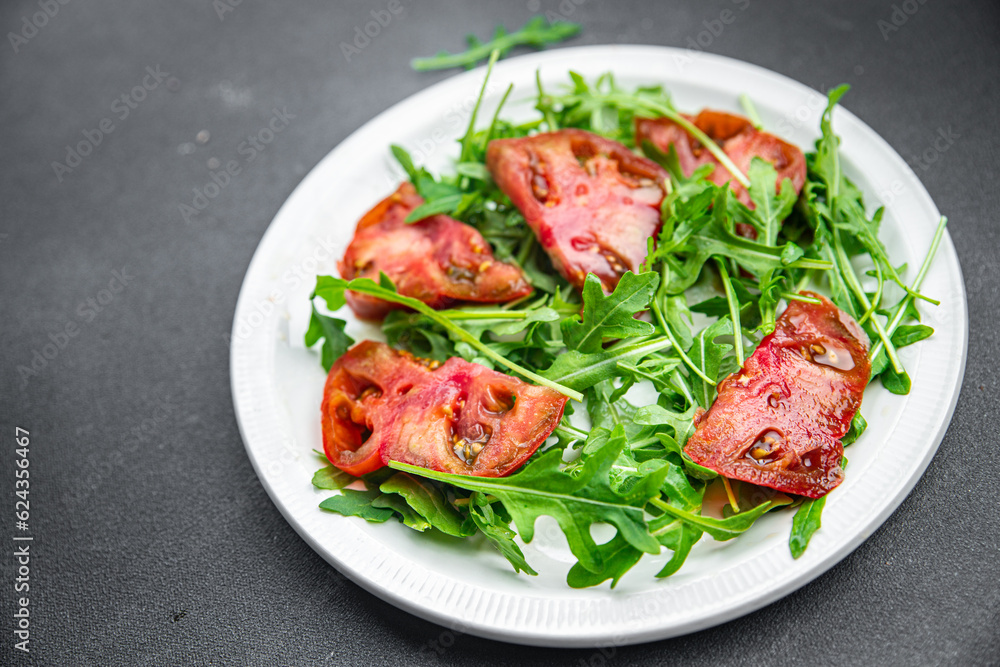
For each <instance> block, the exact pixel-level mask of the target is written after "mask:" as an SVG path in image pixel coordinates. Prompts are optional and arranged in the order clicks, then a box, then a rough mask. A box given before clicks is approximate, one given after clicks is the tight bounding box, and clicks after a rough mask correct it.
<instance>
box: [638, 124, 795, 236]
mask: <svg viewBox="0 0 1000 667" xmlns="http://www.w3.org/2000/svg"><path fill="white" fill-rule="evenodd" d="M684 117H685V118H687V119H688V120H690V121H691V122H692V123H694V125H695V126H696V127H697V128H698V129H699V130H701V131H702V132H704V133H705V134H707V135H708V136H709V137H710V138H711V139H713V140H714V141H715V142H716V143H717V144H719V146H721V147H722V150H723V151H724V152H725V153H726V155H728V156H729V157H730V159H732V161H733V163H734V164H735V165H736V166H737V167H738V168H739V169H740V171H742V172H743V173H744V174H746V173H747V172H748V171H749V169H750V161H751V160H753V158H755V157H759V158H761V159H762V160H765V161H767V162H770V163H771V164H772V165H774V168H775V169H776V170H777V172H778V183H777V187H779V188H780V187H781V183H782V181H784V180H785V179H786V178H790V179H791V180H792V185H793V186H794V187H795V192H796V193H799V192H801V191H802V186H803V185H804V184H805V182H806V158H805V156H804V155H803V154H802V151H801V150H799V149H798V148H797V147H796V146H793V145H792V144H790V143H787V142H785V141H783V140H781V139H779V138H778V137H776V136H774V135H773V134H768V133H767V132H761V131H759V130H757V129H756V128H755V127H754V126H753V123H751V122H750V121H749V120H747V119H746V118H744V117H743V116H737V115H736V114H731V113H725V112H722V111H712V110H710V109H705V110H703V111H702V112H701V113H699V114H698V115H697V116H694V117H692V116H684ZM646 140H648V141H650V142H651V143H652V144H653V145H654V146H656V147H657V148H658V149H660V150H661V151H663V152H667V151H668V150H669V149H670V147H671V146H673V147H674V150H676V151H677V158H678V160H679V161H680V165H681V169H682V170H683V171H684V174H685V175H687V176H690V175H691V174H692V173H693V172H694V170H695V169H697V168H698V167H700V166H701V165H703V164H711V165H715V170H714V171H713V172H712V173H711V175H710V176H709V180H711V181H712V182H713V183H717V184H719V185H724V184H725V183H727V182H728V183H729V187H730V188H731V189H732V191H733V193H734V194H735V195H736V197H737V198H738V199H739V200H740V201H741V202H743V203H744V204H746V205H747V206H749V207H751V208H752V207H753V202H751V201H750V193H748V192H747V189H746V188H745V187H743V186H742V185H741V184H740V183H739V182H738V181H737V180H735V179H734V178H733V176H732V174H730V173H729V171H728V170H727V169H726V168H725V167H723V166H722V165H721V164H719V161H718V160H716V159H715V156H714V155H712V154H711V153H710V152H708V150H707V149H706V148H705V147H704V146H702V145H701V144H700V143H699V142H698V141H697V140H696V139H694V138H693V137H692V136H691V135H689V134H688V133H687V132H686V131H685V130H684V129H683V128H681V126H680V125H677V124H676V123H674V122H673V121H671V120H669V119H667V118H655V119H654V118H639V117H636V119H635V141H636V144H638V145H640V146H641V145H642V142H643V141H646ZM737 231H738V232H739V233H740V234H741V235H742V236H746V237H748V238H756V236H757V233H756V230H755V229H754V228H753V227H751V226H750V225H745V224H740V225H738V230H737Z"/></svg>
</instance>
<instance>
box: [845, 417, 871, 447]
mask: <svg viewBox="0 0 1000 667" xmlns="http://www.w3.org/2000/svg"><path fill="white" fill-rule="evenodd" d="M867 428H868V422H867V421H866V420H865V418H864V417H862V416H861V412H855V413H854V418H853V419H852V420H851V427H850V428H849V429H847V433H845V434H844V437H843V438H841V439H840V441H841V442H842V443H843V444H844V447H846V446H847V445H850V444H853V443H855V442H857V440H858V438H860V437H861V434H862V433H864V432H865V430H866V429H867Z"/></svg>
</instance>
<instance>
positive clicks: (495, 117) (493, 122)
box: [483, 84, 514, 151]
mask: <svg viewBox="0 0 1000 667" xmlns="http://www.w3.org/2000/svg"><path fill="white" fill-rule="evenodd" d="M512 90H514V84H509V85H508V86H507V90H506V91H504V94H503V97H501V98H500V104H498V105H497V110H496V111H494V112H493V120H491V121H490V128H489V129H488V130H487V131H486V138H485V139H484V140H483V150H484V151H485V150H486V147H487V146H489V145H490V139H492V138H493V130H494V129H496V125H497V120H498V119H499V118H500V110H501V109H503V105H504V104H506V102H507V97H509V96H510V93H511V91H512Z"/></svg>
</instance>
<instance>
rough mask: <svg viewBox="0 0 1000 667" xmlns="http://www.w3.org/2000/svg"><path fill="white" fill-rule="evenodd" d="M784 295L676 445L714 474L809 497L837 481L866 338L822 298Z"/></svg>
mask: <svg viewBox="0 0 1000 667" xmlns="http://www.w3.org/2000/svg"><path fill="white" fill-rule="evenodd" d="M804 294H807V295H808V296H812V297H816V298H818V299H820V300H821V301H822V302H823V303H822V305H814V304H810V303H804V302H801V301H792V302H791V303H790V304H789V306H788V308H787V309H785V312H784V313H782V314H781V317H779V318H778V321H777V326H776V327H775V330H774V333H772V334H771V335H769V336H767V337H766V338H764V340H763V341H761V344H760V345H759V346H758V347H757V349H756V350H755V351H754V353H753V355H751V356H750V358H749V359H747V360H746V364H745V365H744V367H743V369H742V370H741V371H739V372H737V373H733V374H732V375H730V376H729V377H727V378H726V379H725V380H723V381H722V382H721V383H719V396H718V398H716V399H715V403H713V404H712V407H711V408H709V410H708V412H705V413H703V414H701V415H699V416H697V417H696V418H695V424H696V426H697V428H696V430H695V432H694V434H693V435H692V436H691V437H690V438H689V439H688V442H687V444H686V445H685V447H684V451H685V452H686V453H687V454H688V455H689V456H690V457H691V458H692V460H694V461H695V462H696V463H698V464H700V465H703V466H705V467H707V468H711V469H712V470H715V471H716V472H718V473H719V474H720V475H723V476H725V477H730V478H733V479H739V480H743V481H746V482H751V483H753V484H758V485H760V486H767V487H770V488H772V489H777V490H778V491H783V492H785V493H795V494H798V495H801V496H807V497H809V498H819V497H821V496H823V495H826V494H827V493H828V492H829V491H830V490H832V489H833V488H834V487H836V486H837V485H838V484H840V482H841V481H842V480H843V470H842V469H841V467H840V460H841V457H842V456H843V454H844V446H843V444H842V443H841V441H840V438H842V437H843V436H844V434H845V433H847V430H848V429H849V428H850V425H851V420H852V419H853V418H854V414H855V413H856V412H857V410H858V407H859V406H860V405H861V398H862V395H863V394H864V391H865V387H866V386H868V379H869V375H870V374H871V363H870V361H869V359H868V337H867V336H866V335H865V333H864V331H863V330H862V329H861V327H860V326H858V323H857V322H855V321H854V320H853V319H852V318H851V317H850V316H849V315H848V314H847V313H845V312H843V311H842V310H840V309H838V308H837V307H836V306H834V305H833V304H832V303H830V301H829V300H827V299H826V298H824V297H822V296H819V295H817V294H812V293H809V292H805V293H804Z"/></svg>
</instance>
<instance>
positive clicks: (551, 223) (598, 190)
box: [486, 129, 667, 291]
mask: <svg viewBox="0 0 1000 667" xmlns="http://www.w3.org/2000/svg"><path fill="white" fill-rule="evenodd" d="M486 166H487V167H488V168H489V170H490V173H491V174H492V175H493V179H494V180H495V181H496V183H497V185H498V186H499V187H500V189H501V190H503V192H504V193H505V194H506V195H507V196H508V197H510V199H511V201H512V202H513V203H514V205H515V206H516V207H517V208H518V209H519V210H520V211H521V213H522V214H524V217H525V219H526V220H527V222H528V225H530V226H531V228H532V230H534V232H535V235H536V236H537V237H538V240H539V242H540V243H541V245H542V247H543V248H544V249H545V251H546V252H547V253H548V254H549V256H550V257H551V258H552V263H553V265H554V266H555V268H556V269H557V270H558V271H559V272H560V273H561V274H562V275H563V277H565V278H566V279H567V280H568V281H569V282H570V283H572V284H573V285H575V286H576V287H577V288H580V289H582V287H583V283H584V280H585V279H586V277H587V274H588V273H593V274H595V275H596V276H597V277H598V278H600V280H601V284H602V285H603V287H604V289H605V290H606V291H611V290H613V289H614V287H615V286H616V285H617V284H618V280H619V279H620V278H621V276H622V274H624V273H625V272H626V271H633V272H637V271H638V270H639V267H640V265H641V264H642V262H643V261H645V259H646V250H647V239H648V238H649V237H650V236H653V235H654V234H656V232H657V230H658V229H659V227H660V202H661V201H662V200H663V194H664V192H663V186H662V183H663V181H664V179H665V178H666V175H667V174H666V172H665V171H664V170H663V169H662V168H661V167H660V166H659V165H657V164H656V163H655V162H652V161H651V160H647V159H646V158H643V157H640V156H638V155H636V154H634V153H633V152H632V151H630V150H629V149H628V148H627V147H625V146H623V145H622V144H619V143H617V142H615V141H611V140H610V139H605V138H603V137H600V136H598V135H596V134H593V133H591V132H586V131H584V130H578V129H565V130H559V131H557V132H548V133H543V134H537V135H535V136H531V137H522V138H517V139H495V140H493V141H491V142H490V144H489V146H488V147H487V151H486Z"/></svg>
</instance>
